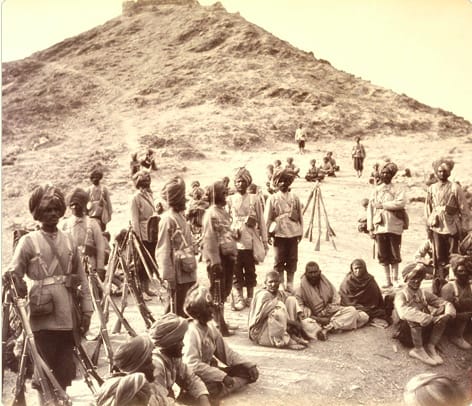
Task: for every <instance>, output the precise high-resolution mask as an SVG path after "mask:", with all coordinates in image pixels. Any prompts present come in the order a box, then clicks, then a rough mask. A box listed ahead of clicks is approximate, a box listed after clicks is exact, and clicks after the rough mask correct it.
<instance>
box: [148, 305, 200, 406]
mask: <svg viewBox="0 0 472 406" xmlns="http://www.w3.org/2000/svg"><path fill="white" fill-rule="evenodd" d="M187 328H188V321H187V319H184V318H182V317H180V316H177V315H175V314H173V313H167V314H165V315H164V316H162V317H161V318H159V319H158V320H157V321H156V322H155V323H154V324H153V325H152V326H151V328H150V330H149V334H150V336H151V339H152V342H153V344H154V350H153V362H154V382H155V383H157V384H159V385H160V386H162V387H163V388H165V396H166V397H169V398H173V399H175V394H174V385H175V384H177V385H178V386H179V387H180V394H179V397H178V399H177V400H178V401H179V403H183V404H187V403H192V404H195V402H196V401H198V402H199V403H200V405H208V404H209V400H208V391H207V389H206V386H205V384H204V383H203V382H202V380H201V379H200V378H199V377H198V376H197V375H195V373H194V372H193V371H192V370H191V368H190V367H189V366H187V364H185V363H184V362H183V360H182V348H183V346H184V344H183V340H184V336H185V333H186V331H187ZM187 400H188V401H189V402H187Z"/></svg>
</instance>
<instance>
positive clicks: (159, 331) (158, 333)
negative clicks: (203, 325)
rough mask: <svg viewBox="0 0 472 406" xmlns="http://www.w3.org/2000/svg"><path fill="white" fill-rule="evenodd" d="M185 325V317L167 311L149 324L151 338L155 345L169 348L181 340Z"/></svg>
mask: <svg viewBox="0 0 472 406" xmlns="http://www.w3.org/2000/svg"><path fill="white" fill-rule="evenodd" d="M187 327H188V322H187V320H186V319H184V318H183V317H180V316H177V315H176V314H173V313H167V314H165V315H164V316H162V317H161V318H160V319H159V320H157V321H156V322H155V323H154V324H153V325H152V326H151V329H150V335H151V339H152V340H153V341H154V345H155V346H156V347H159V348H170V347H172V346H174V345H175V344H178V343H179V342H181V341H182V340H183V338H184V335H185V332H186V331H187Z"/></svg>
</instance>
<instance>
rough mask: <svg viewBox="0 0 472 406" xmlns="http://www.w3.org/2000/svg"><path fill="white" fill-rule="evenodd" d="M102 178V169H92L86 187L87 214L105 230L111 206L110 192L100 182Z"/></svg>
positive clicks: (111, 210)
mask: <svg viewBox="0 0 472 406" xmlns="http://www.w3.org/2000/svg"><path fill="white" fill-rule="evenodd" d="M102 179H103V169H102V168H101V167H98V168H94V169H92V172H91V173H90V181H91V182H92V185H91V186H90V187H89V188H88V189H87V193H88V195H89V202H88V207H87V208H88V209H89V212H88V215H89V217H91V218H95V219H97V221H98V222H99V224H100V226H101V228H102V231H105V229H106V226H107V223H109V222H110V221H111V215H112V213H113V208H112V206H111V199H110V192H109V191H108V189H107V188H106V186H103V185H101V184H100V181H101V180H102Z"/></svg>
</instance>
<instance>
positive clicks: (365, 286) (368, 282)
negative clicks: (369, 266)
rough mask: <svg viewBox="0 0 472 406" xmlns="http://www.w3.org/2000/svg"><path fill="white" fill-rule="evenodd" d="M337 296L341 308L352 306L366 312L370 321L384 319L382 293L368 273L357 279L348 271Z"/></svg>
mask: <svg viewBox="0 0 472 406" xmlns="http://www.w3.org/2000/svg"><path fill="white" fill-rule="evenodd" d="M339 294H340V296H341V305H342V306H354V307H355V308H356V309H357V310H362V311H364V312H366V313H367V314H368V315H369V317H370V319H373V318H385V317H386V313H385V306H384V300H383V297H382V293H381V291H380V288H379V286H378V285H377V282H375V279H374V277H373V276H372V275H371V274H369V273H366V274H364V276H362V277H361V278H358V277H356V276H355V275H354V273H353V272H352V271H350V272H349V273H348V274H347V275H346V277H345V278H344V280H343V282H342V283H341V286H340V288H339Z"/></svg>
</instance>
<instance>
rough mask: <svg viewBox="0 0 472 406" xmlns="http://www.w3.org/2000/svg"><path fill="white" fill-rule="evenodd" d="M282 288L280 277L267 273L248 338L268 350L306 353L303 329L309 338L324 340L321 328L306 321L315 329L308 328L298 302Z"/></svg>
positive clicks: (254, 303)
mask: <svg viewBox="0 0 472 406" xmlns="http://www.w3.org/2000/svg"><path fill="white" fill-rule="evenodd" d="M279 286H280V274H279V273H278V272H277V271H269V272H267V275H266V278H265V287H264V288H263V289H260V290H258V291H257V292H256V294H255V296H254V299H253V300H252V303H251V307H250V310H249V338H250V339H251V340H252V341H254V342H256V343H257V344H259V345H264V346H267V347H277V348H289V349H292V350H303V349H304V348H305V347H306V346H307V345H308V342H307V341H305V340H304V339H303V338H300V336H301V334H300V328H303V330H304V333H305V334H306V335H307V336H308V337H310V338H314V337H317V338H318V339H320V340H323V339H324V338H325V337H324V336H323V335H320V332H321V327H320V326H319V325H318V324H317V323H312V321H309V320H306V321H307V322H309V323H310V324H312V325H305V323H303V320H302V319H303V317H304V316H303V313H302V311H301V309H300V308H299V306H298V303H297V300H296V299H295V297H293V296H289V295H288V294H287V293H285V292H284V291H280V290H279ZM307 324H308V323H307ZM289 331H290V332H291V333H292V334H290V332H289Z"/></svg>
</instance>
